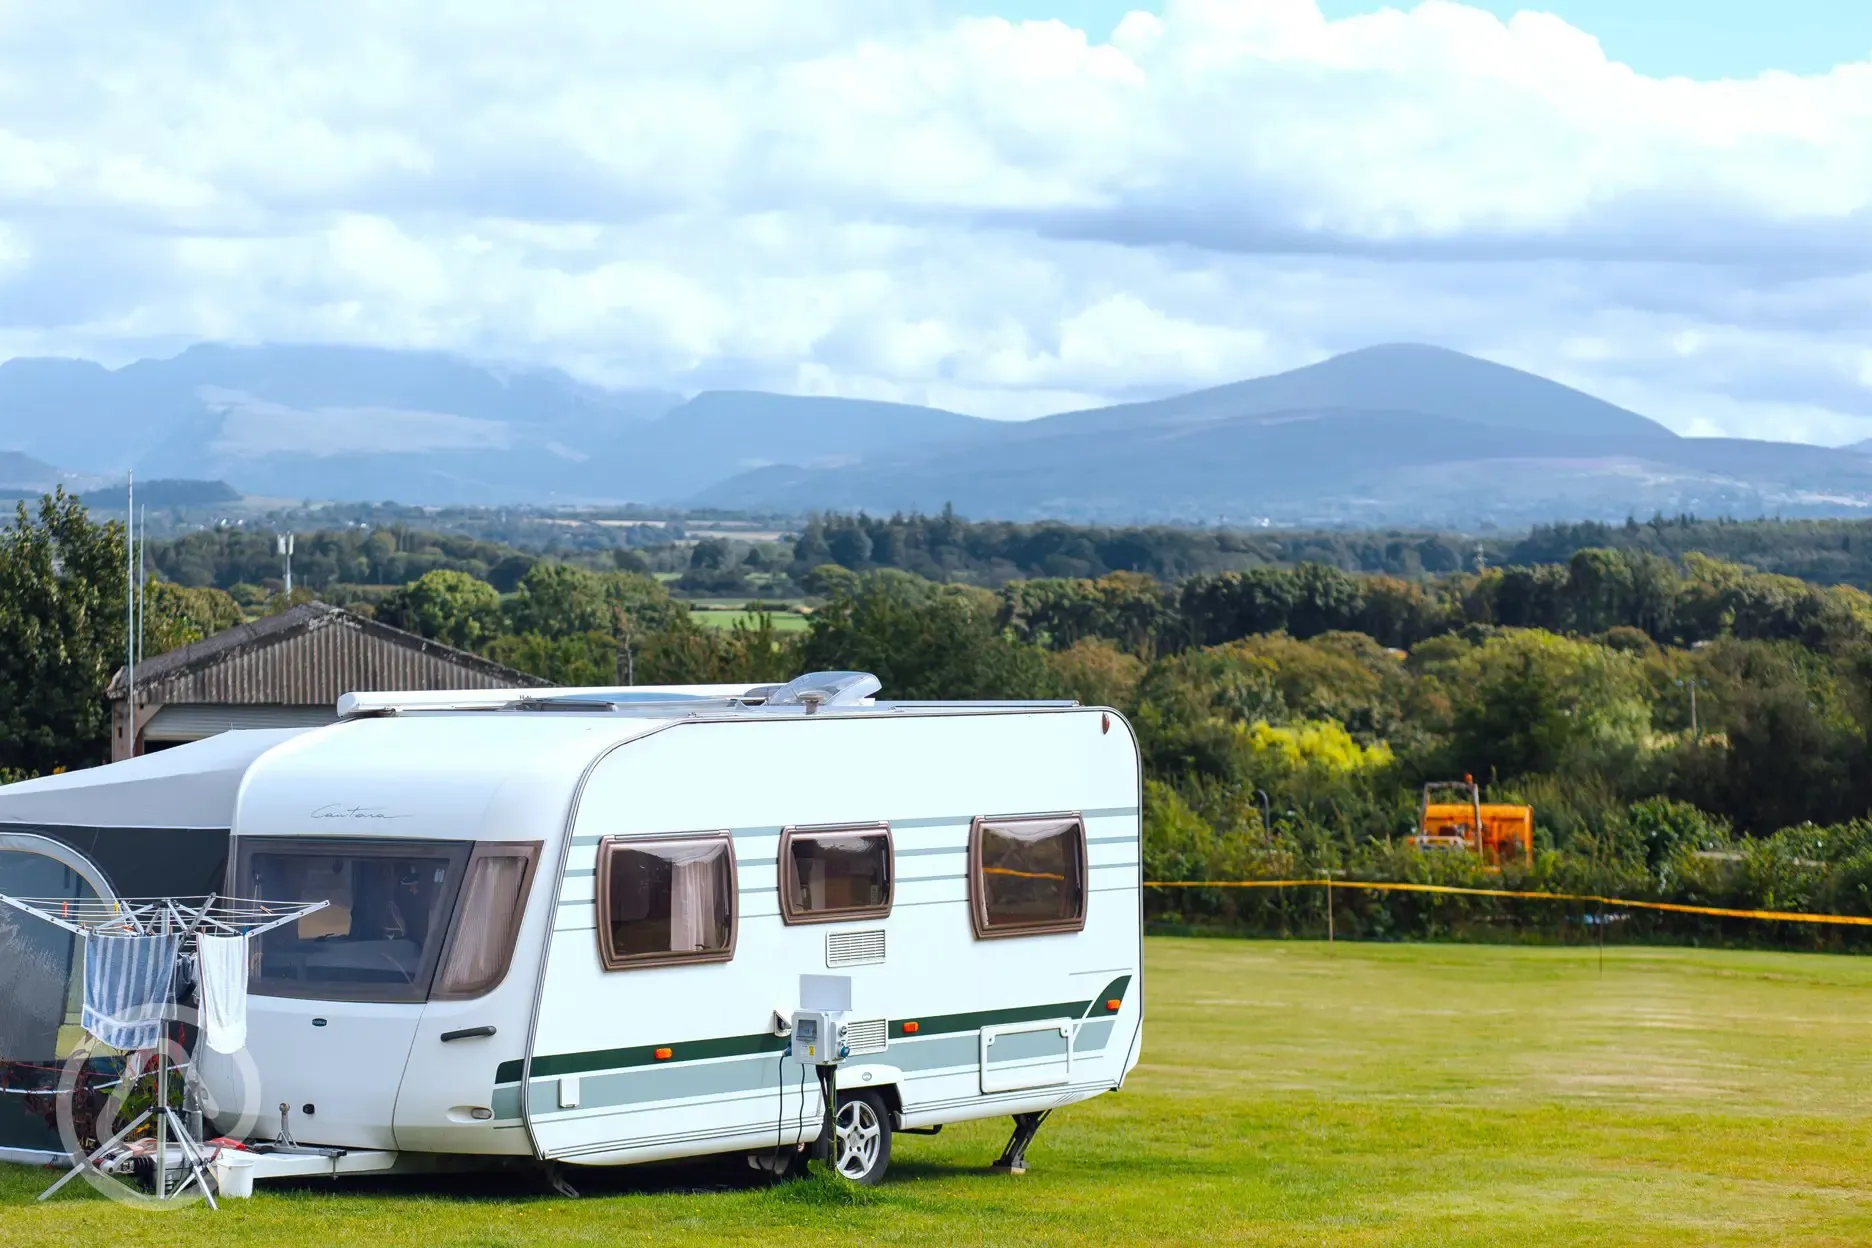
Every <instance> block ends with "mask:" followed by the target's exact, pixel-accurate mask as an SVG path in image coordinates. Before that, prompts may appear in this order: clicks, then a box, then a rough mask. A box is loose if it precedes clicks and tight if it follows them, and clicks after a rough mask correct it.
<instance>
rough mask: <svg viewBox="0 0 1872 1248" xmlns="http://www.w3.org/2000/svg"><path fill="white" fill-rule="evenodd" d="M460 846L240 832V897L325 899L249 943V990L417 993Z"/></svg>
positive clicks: (461, 857) (430, 970)
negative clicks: (244, 837)
mask: <svg viewBox="0 0 1872 1248" xmlns="http://www.w3.org/2000/svg"><path fill="white" fill-rule="evenodd" d="M469 849H470V846H469V845H467V844H466V843H463V842H459V841H391V842H386V841H337V840H320V839H311V838H308V839H305V840H287V839H285V838H274V837H268V838H264V839H257V838H256V839H249V840H243V841H242V842H241V843H240V849H239V857H238V864H239V865H238V868H237V871H238V876H237V879H238V887H239V889H240V891H241V894H242V895H243V896H247V897H264V898H267V899H268V900H273V901H325V902H329V903H331V904H329V905H328V906H326V907H325V908H324V909H323V910H317V911H314V912H313V913H311V914H308V915H306V916H305V917H304V918H302V919H299V920H297V921H296V922H293V923H289V924H287V925H286V926H285V927H279V928H275V929H273V930H272V931H270V932H267V933H265V934H264V935H262V936H260V937H259V938H258V939H257V940H256V941H255V944H256V945H257V946H258V948H257V949H256V950H254V954H253V957H254V960H253V964H252V965H253V971H252V974H251V976H250V978H249V981H248V987H249V990H250V991H252V992H254V993H257V994H259V995H261V996H275V997H317V998H321V999H331V1000H347V1001H423V1000H427V999H428V996H429V986H430V982H431V981H432V980H433V979H434V978H435V969H436V962H437V959H438V958H439V957H440V955H441V952H442V944H443V941H444V940H445V938H446V937H447V934H448V927H449V918H450V916H451V915H452V914H453V913H454V910H455V898H456V895H457V894H458V893H459V892H460V891H461V882H462V870H463V868H464V867H465V866H466V864H467V862H468V853H469Z"/></svg>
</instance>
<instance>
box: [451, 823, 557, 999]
mask: <svg viewBox="0 0 1872 1248" xmlns="http://www.w3.org/2000/svg"><path fill="white" fill-rule="evenodd" d="M543 848H544V846H543V845H542V843H541V842H539V841H476V842H475V847H474V851H473V852H472V853H470V854H469V855H468V864H467V865H466V866H464V867H463V868H462V877H461V891H460V894H459V895H458V896H457V897H456V900H455V916H454V918H453V920H452V921H451V922H450V923H449V932H448V939H447V940H446V941H444V942H443V944H442V956H441V957H439V958H437V959H436V969H435V980H434V983H435V985H436V986H435V987H434V988H432V990H431V991H430V994H429V999H430V1000H431V1001H472V1000H473V999H474V998H476V997H485V996H486V995H487V994H488V993H490V992H493V991H494V990H495V989H496V988H498V987H500V986H501V985H502V984H503V983H505V982H506V980H507V973H508V972H509V971H511V970H512V969H513V959H514V950H515V948H516V947H517V946H518V945H519V943H520V927H521V925H522V924H523V923H525V922H526V910H527V902H528V900H530V899H531V898H532V896H533V880H534V877H535V876H537V875H538V874H539V860H540V851H541V850H542V849H543ZM483 858H524V859H525V860H526V867H525V868H524V869H523V872H522V874H521V877H520V896H519V898H518V899H517V900H516V901H515V902H514V912H513V930H512V932H511V933H510V935H509V938H508V940H507V941H506V943H505V944H503V945H502V946H501V962H500V969H498V970H497V971H495V972H494V974H493V976H492V977H491V978H490V979H488V981H487V982H486V983H484V984H482V985H481V986H479V987H476V988H468V989H456V990H454V991H444V990H443V989H442V988H441V987H440V984H441V980H442V972H443V970H444V969H445V968H446V967H447V966H448V964H449V958H450V956H451V955H452V954H453V953H454V952H455V941H456V939H457V938H458V937H459V936H460V935H461V929H462V927H463V925H464V924H466V923H469V922H471V921H472V919H471V917H470V916H469V914H468V912H467V910H466V908H465V907H464V906H463V905H462V903H463V902H464V901H465V900H466V899H467V892H468V881H469V880H470V879H472V878H473V877H474V869H475V864H476V863H477V862H479V861H481V860H482V859H483Z"/></svg>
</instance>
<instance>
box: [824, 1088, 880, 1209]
mask: <svg viewBox="0 0 1872 1248" xmlns="http://www.w3.org/2000/svg"><path fill="white" fill-rule="evenodd" d="M835 1121H836V1127H837V1131H836V1133H835V1134H834V1136H833V1139H834V1152H833V1165H834V1166H835V1167H836V1168H837V1169H838V1172H839V1173H840V1174H842V1175H844V1176H845V1177H846V1178H848V1179H850V1180H851V1181H852V1182H854V1183H858V1184H862V1185H864V1186H866V1187H869V1186H870V1185H872V1184H873V1183H877V1182H879V1181H880V1180H882V1179H883V1177H884V1169H885V1167H886V1166H888V1165H890V1150H891V1129H890V1112H889V1111H888V1110H887V1109H886V1108H885V1107H884V1098H883V1097H881V1096H879V1095H878V1094H877V1093H875V1092H860V1093H858V1094H856V1095H855V1096H853V1097H852V1098H851V1099H850V1100H847V1101H846V1102H845V1103H844V1104H842V1105H840V1106H839V1111H838V1118H837V1119H836V1120H835Z"/></svg>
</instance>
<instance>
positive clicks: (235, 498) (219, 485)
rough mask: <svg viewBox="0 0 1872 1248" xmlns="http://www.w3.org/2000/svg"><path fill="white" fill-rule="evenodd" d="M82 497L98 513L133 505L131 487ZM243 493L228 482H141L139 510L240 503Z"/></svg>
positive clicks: (92, 491) (96, 491)
mask: <svg viewBox="0 0 1872 1248" xmlns="http://www.w3.org/2000/svg"><path fill="white" fill-rule="evenodd" d="M79 497H81V498H83V499H84V501H85V505H86V506H88V507H90V508H91V509H92V510H94V511H122V510H123V509H124V506H125V504H126V503H127V502H128V501H129V497H130V491H129V487H128V486H126V485H124V484H123V483H121V482H120V483H118V484H117V485H111V486H105V487H103V488H99V489H89V490H82V491H80V492H79ZM240 500H241V492H240V491H239V490H237V489H235V488H234V487H233V486H231V485H229V484H228V483H227V482H225V481H189V480H180V481H166V480H161V479H158V480H155V481H138V482H137V483H136V505H137V507H138V508H139V509H140V508H144V507H161V508H168V507H213V506H215V505H217V504H220V503H238V502H239V501H240Z"/></svg>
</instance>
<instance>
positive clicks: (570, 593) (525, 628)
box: [507, 563, 612, 638]
mask: <svg viewBox="0 0 1872 1248" xmlns="http://www.w3.org/2000/svg"><path fill="white" fill-rule="evenodd" d="M605 588H606V587H605V579H604V578H603V577H601V576H599V575H598V574H597V573H596V572H587V571H585V569H583V568H575V567H572V566H571V565H570V564H564V563H540V564H535V565H534V566H533V568H532V570H531V571H529V572H528V573H527V574H526V575H525V576H524V577H522V578H521V579H520V588H519V592H517V593H516V594H515V595H514V596H513V598H512V599H511V600H509V601H508V603H507V627H508V631H510V632H513V633H537V634H539V635H540V636H541V637H561V638H564V637H578V636H581V635H583V634H586V633H607V632H609V631H611V624H612V619H611V607H610V604H609V603H608V602H607V601H606V594H605Z"/></svg>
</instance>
